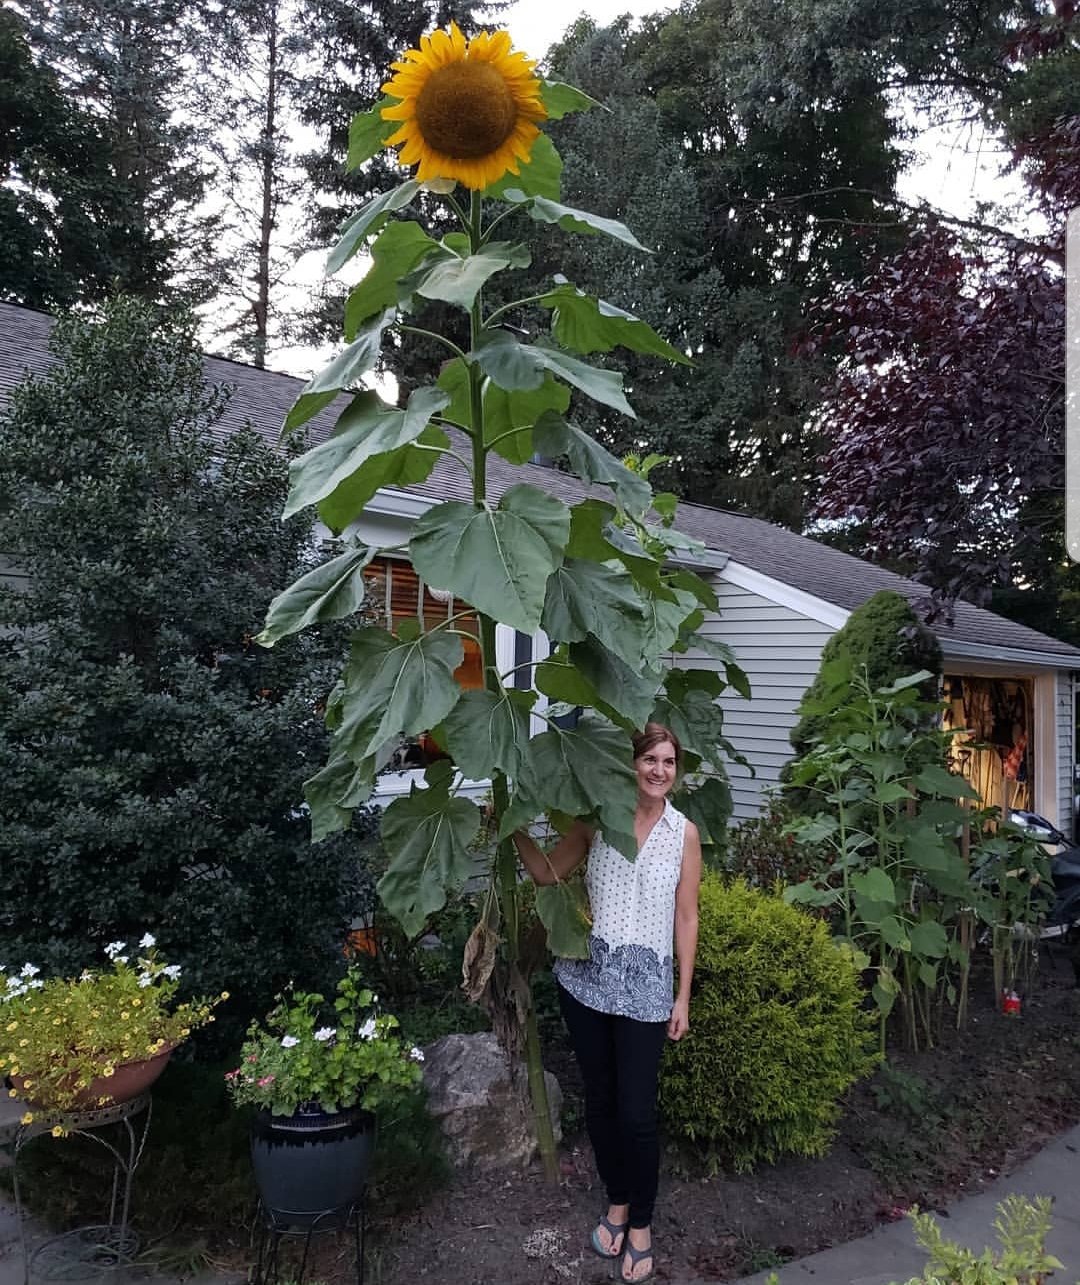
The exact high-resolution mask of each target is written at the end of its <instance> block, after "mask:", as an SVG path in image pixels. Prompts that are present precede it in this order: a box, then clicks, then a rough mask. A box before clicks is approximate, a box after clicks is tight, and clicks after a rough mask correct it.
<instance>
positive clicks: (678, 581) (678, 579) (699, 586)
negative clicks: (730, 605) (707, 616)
mask: <svg viewBox="0 0 1080 1285" xmlns="http://www.w3.org/2000/svg"><path fill="white" fill-rule="evenodd" d="M670 580H671V583H672V585H673V586H674V587H675V588H676V589H685V590H686V591H687V593H692V594H693V595H694V597H695V598H697V600H698V602H699V603H701V605H702V606H703V607H704V608H705V610H706V611H719V610H720V599H719V598H718V597H717V596H716V590H715V589H714V588H713V587H712V585H711V584H709V582H708V581H707V580H703V579H702V578H701V576H699V575H698V574H697V572H696V571H688V570H687V569H686V568H685V567H678V568H676V569H675V571H673V572H672V573H671V577H670Z"/></svg>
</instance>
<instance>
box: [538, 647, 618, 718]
mask: <svg viewBox="0 0 1080 1285" xmlns="http://www.w3.org/2000/svg"><path fill="white" fill-rule="evenodd" d="M535 682H536V690H537V691H538V692H542V693H543V695H545V696H546V697H547V698H548V700H552V701H558V702H562V703H564V704H566V705H571V706H573V705H587V706H588V707H589V708H590V709H597V708H599V706H600V704H601V701H600V697H599V696H598V695H597V694H596V688H595V687H593V685H592V683H590V682H589V680H588V679H587V678H586V677H585V676H584V674H582V673H581V671H580V670H579V669H576V668H575V667H574V666H573V665H572V664H571V663H570V658H569V655H568V652H567V649H566V648H565V647H559V648H558V649H557V650H556V651H553V652H552V653H551V655H550V656H547V657H546V658H545V659H544V660H542V661H541V662H540V664H539V665H537V666H536V678H535ZM604 712H605V713H606V712H607V711H606V710H605V711H604Z"/></svg>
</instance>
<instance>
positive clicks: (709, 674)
mask: <svg viewBox="0 0 1080 1285" xmlns="http://www.w3.org/2000/svg"><path fill="white" fill-rule="evenodd" d="M727 686H728V684H727V683H726V682H725V681H724V679H723V678H721V677H720V675H719V674H718V673H717V672H716V670H715V669H681V668H680V669H669V670H668V671H667V673H666V674H665V675H664V690H665V691H666V692H667V694H668V695H669V696H670V697H671V699H672V700H673V701H674V702H675V704H676V705H679V704H681V703H682V701H683V700H684V699H685V697H686V693H687V692H692V691H698V692H705V693H706V694H707V695H708V696H709V697H710V699H712V700H715V699H716V697H717V696H720V695H721V694H722V693H723V692H724V691H725V690H726V688H727Z"/></svg>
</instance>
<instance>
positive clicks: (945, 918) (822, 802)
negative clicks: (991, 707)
mask: <svg viewBox="0 0 1080 1285" xmlns="http://www.w3.org/2000/svg"><path fill="white" fill-rule="evenodd" d="M822 676H823V680H824V684H825V687H826V692H827V694H826V697H825V699H824V700H823V702H822V708H823V709H828V710H829V711H830V712H831V714H832V717H831V718H830V721H829V723H828V731H827V732H823V733H822V734H821V737H820V739H819V740H818V743H817V745H816V747H815V748H814V749H813V750H812V751H811V752H810V753H808V754H807V755H806V757H805V758H803V759H802V760H801V761H800V762H799V763H798V764H797V765H796V767H795V769H794V771H793V774H792V780H793V782H794V783H795V784H796V785H798V786H800V787H802V788H803V789H804V790H806V791H807V792H809V794H810V795H811V796H812V797H814V798H816V799H817V800H818V808H819V810H818V812H817V815H816V816H813V817H812V818H811V817H803V818H799V819H797V820H796V821H795V822H794V823H793V824H792V827H791V828H792V833H794V834H795V835H796V837H797V838H799V839H801V840H803V841H808V842H810V843H813V844H816V845H820V846H821V848H822V849H824V852H825V854H826V855H825V858H824V860H819V862H818V864H817V869H816V870H815V871H814V873H813V875H812V876H811V877H810V878H808V879H806V880H804V881H803V882H802V883H801V884H798V885H796V886H795V887H793V888H789V889H788V890H787V892H786V893H785V896H786V897H787V898H788V899H789V900H790V901H792V902H796V903H800V904H803V905H809V906H818V907H825V908H827V909H829V910H830V911H831V912H832V914H833V915H834V916H835V918H836V920H837V922H838V927H839V934H840V936H841V938H842V939H843V940H844V941H845V942H847V943H848V944H849V945H850V946H851V947H852V948H853V949H854V950H855V951H856V952H857V958H858V960H859V962H860V966H861V967H864V968H866V967H868V968H872V969H873V970H874V982H873V989H872V993H873V997H874V1001H875V1003H876V1004H877V1008H878V1012H879V1014H880V1044H881V1050H882V1052H884V1048H885V1024H886V1019H887V1018H888V1016H889V1013H890V1012H891V1011H892V1009H893V1006H894V1004H895V1003H896V1001H897V1000H898V999H900V1000H901V1001H902V1005H903V1011H904V1014H905V1018H906V1025H907V1031H908V1035H909V1038H910V1041H911V1043H912V1044H913V1045H914V1046H915V1047H918V1044H919V1042H920V1037H921V1038H922V1040H924V1041H925V1042H926V1043H927V1044H932V1043H933V1038H934V1035H933V1032H934V1021H935V1017H936V1014H937V1010H938V1007H939V1005H940V1003H941V1002H942V1001H943V1000H945V999H947V1000H948V1001H950V1002H952V1001H955V1000H956V998H957V995H958V993H959V989H958V987H959V988H963V987H965V986H966V978H967V968H968V961H969V939H968V937H967V936H965V932H964V927H963V926H964V922H965V921H964V918H963V916H964V913H965V909H966V907H967V906H968V905H969V903H970V900H971V898H972V896H973V895H974V890H973V887H972V885H971V882H970V879H969V877H968V875H969V872H968V866H967V863H966V862H965V860H964V859H963V856H962V855H961V852H960V849H959V843H958V840H959V837H960V835H961V834H962V833H963V831H964V829H965V826H967V825H968V824H969V820H970V818H969V816H968V813H967V812H966V810H965V808H964V807H963V806H961V801H962V800H971V799H974V798H977V796H976V795H975V792H974V790H972V788H971V787H970V786H969V785H968V784H967V782H966V781H964V780H963V779H962V778H961V777H959V776H956V775H954V774H952V773H951V772H948V771H947V770H946V769H945V768H944V767H943V766H942V765H941V764H942V761H943V759H944V754H945V748H946V745H947V744H948V733H944V732H941V731H939V730H937V729H935V728H933V727H931V726H929V725H928V724H929V719H928V714H929V712H930V711H931V710H933V709H934V708H935V706H934V705H933V703H928V702H926V701H925V700H923V699H922V696H921V695H920V691H919V688H920V685H921V684H922V683H924V682H925V681H926V680H927V678H928V677H930V676H929V675H928V674H927V673H926V672H925V671H924V672H920V673H917V674H912V675H909V676H908V677H905V678H901V679H898V680H897V681H896V682H894V683H892V684H891V685H889V686H887V687H880V688H875V687H873V686H872V685H871V683H870V680H869V678H868V675H867V672H866V670H865V669H863V670H861V671H854V672H853V671H852V670H851V669H850V668H849V666H848V665H847V664H846V663H843V662H840V661H838V662H836V663H835V664H834V665H833V666H831V667H826V668H823V670H822Z"/></svg>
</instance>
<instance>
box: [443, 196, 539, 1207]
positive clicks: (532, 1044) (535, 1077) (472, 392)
mask: <svg viewBox="0 0 1080 1285" xmlns="http://www.w3.org/2000/svg"><path fill="white" fill-rule="evenodd" d="M466 230H467V232H468V236H469V247H470V250H471V251H472V252H473V253H474V254H475V253H476V251H477V250H479V248H480V246H481V245H482V244H483V228H482V224H481V200H480V194H479V193H478V192H473V193H472V200H471V203H470V205H469V218H468V223H467V228H466ZM482 329H483V320H482V313H481V304H480V296H479V294H478V295H477V297H476V300H475V302H474V303H473V306H472V309H471V311H470V314H469V340H470V346H471V348H472V349H473V351H475V350H476V348H477V347H478V345H479V342H480V334H481V331H482ZM469 403H470V409H471V412H472V414H471V419H472V455H473V467H472V481H473V503H474V504H475V505H476V507H477V508H483V507H484V506H485V505H486V504H487V455H488V451H489V450H490V445H489V444H488V443H486V442H485V441H484V397H483V373H482V372H481V370H480V368H479V367H478V366H476V365H475V364H471V365H470V366H469ZM480 650H481V657H482V661H483V667H484V685H485V687H487V689H488V690H489V691H493V692H496V693H498V692H500V691H501V690H502V680H501V679H500V678H499V669H498V665H497V664H496V658H495V621H494V620H493V619H492V618H491V617H490V616H486V615H483V614H481V615H480ZM491 793H492V806H493V810H494V814H495V822H496V825H498V824H499V822H500V821H501V819H502V817H503V816H504V815H505V813H506V809H507V807H508V806H509V803H510V791H509V787H508V786H507V781H506V774H505V773H504V772H496V773H495V775H494V776H493V778H492V782H491ZM494 879H495V886H496V891H497V895H498V897H499V904H500V907H501V909H502V922H503V946H504V949H505V951H506V957H507V962H508V964H509V967H510V973H511V977H513V978H520V980H521V984H522V986H523V987H524V991H525V1004H526V1013H525V1029H524V1032H523V1034H524V1047H525V1068H526V1074H527V1077H528V1083H529V1099H530V1101H531V1103H532V1111H533V1124H534V1127H535V1129H536V1141H537V1144H538V1145H539V1148H540V1159H541V1161H542V1163H543V1166H544V1176H545V1177H546V1178H547V1179H548V1181H549V1182H558V1180H559V1163H558V1157H557V1155H556V1153H555V1134H554V1132H553V1130H552V1127H551V1108H550V1105H549V1103H548V1095H547V1085H546V1083H545V1082H544V1064H543V1061H542V1060H541V1056H540V1036H539V1032H538V1031H537V1027H536V1014H535V1012H534V1011H533V1002H532V988H531V987H530V986H529V979H528V977H527V976H526V975H525V974H524V972H523V971H522V969H521V924H520V913H519V911H520V906H519V902H518V877H517V855H516V853H515V851H514V845H513V841H512V840H510V839H504V840H503V841H502V842H501V843H500V844H499V848H498V852H497V854H496V858H495V872H494Z"/></svg>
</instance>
